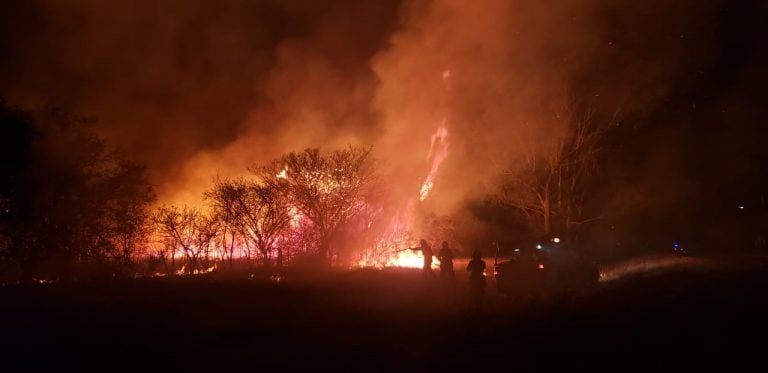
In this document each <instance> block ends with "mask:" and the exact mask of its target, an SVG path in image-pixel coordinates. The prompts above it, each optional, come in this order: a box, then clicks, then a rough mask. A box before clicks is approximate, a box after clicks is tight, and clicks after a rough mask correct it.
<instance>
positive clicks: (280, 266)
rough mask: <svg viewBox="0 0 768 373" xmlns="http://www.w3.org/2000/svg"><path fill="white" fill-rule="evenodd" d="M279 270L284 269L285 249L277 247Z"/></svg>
mask: <svg viewBox="0 0 768 373" xmlns="http://www.w3.org/2000/svg"><path fill="white" fill-rule="evenodd" d="M277 268H278V269H282V268H283V248H282V247H280V246H278V247H277Z"/></svg>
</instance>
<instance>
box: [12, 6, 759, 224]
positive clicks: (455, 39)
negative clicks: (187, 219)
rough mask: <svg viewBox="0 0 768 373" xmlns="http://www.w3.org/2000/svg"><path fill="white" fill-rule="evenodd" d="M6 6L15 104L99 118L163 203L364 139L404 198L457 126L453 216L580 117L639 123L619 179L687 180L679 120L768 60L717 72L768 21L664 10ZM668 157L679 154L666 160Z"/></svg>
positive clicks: (706, 10)
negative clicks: (217, 181)
mask: <svg viewBox="0 0 768 373" xmlns="http://www.w3.org/2000/svg"><path fill="white" fill-rule="evenodd" d="M2 7H3V8H4V10H3V11H2V12H0V14H2V15H0V21H2V22H1V23H2V27H3V29H2V31H0V51H2V54H3V56H4V60H5V61H4V62H2V63H0V65H1V67H2V69H1V70H0V92H1V93H2V94H3V95H4V96H5V97H6V99H7V100H8V101H9V102H11V103H14V104H18V105H20V106H23V107H37V106H40V105H42V104H43V103H45V102H47V101H49V100H53V101H54V102H57V103H59V104H62V105H64V106H66V107H69V108H71V109H72V110H73V111H75V112H78V113H83V114H86V115H93V116H96V117H97V118H98V120H99V122H98V123H99V124H98V125H99V130H100V131H101V132H102V133H103V134H104V135H105V136H106V137H107V138H108V139H110V140H111V141H112V142H114V143H116V144H117V145H119V146H120V147H121V148H123V149H124V150H125V151H126V152H128V153H129V154H131V155H132V156H134V157H136V158H138V159H139V160H142V161H145V162H146V163H147V164H148V165H149V167H150V171H151V173H152V177H153V180H154V182H155V183H156V184H157V186H158V190H159V195H160V201H161V202H162V203H168V202H196V201H197V200H199V199H200V197H201V194H202V191H203V190H204V189H206V188H208V187H209V185H210V182H211V180H212V178H213V177H214V176H216V175H219V176H235V175H239V174H242V173H245V171H246V167H247V166H249V165H252V164H253V163H255V162H260V161H266V160H269V159H272V158H274V157H277V156H279V155H281V154H283V153H285V152H288V151H294V150H301V149H303V148H307V147H322V148H325V149H332V148H337V147H342V146H346V145H348V144H352V145H364V146H369V145H370V146H374V148H375V149H376V155H377V157H379V158H380V159H382V161H383V162H384V163H385V164H386V165H387V169H388V172H389V173H390V176H391V178H390V180H396V182H393V183H391V184H392V185H391V190H392V191H393V192H394V194H395V195H396V196H400V197H402V198H405V197H406V196H412V195H415V194H417V193H418V187H419V185H420V183H421V181H423V178H424V176H425V174H426V172H427V170H428V167H429V165H428V159H427V156H428V152H429V145H430V137H431V136H432V134H433V133H434V132H435V131H436V130H437V129H438V127H439V126H440V125H441V123H445V126H446V128H447V130H448V133H449V135H448V138H447V139H448V143H449V151H448V157H447V158H446V160H445V162H444V164H443V165H442V166H441V169H440V173H439V174H438V176H437V179H436V182H435V189H434V193H433V195H432V197H430V199H429V200H428V201H427V203H428V206H430V208H431V209H433V210H434V211H436V212H439V213H443V212H450V211H453V210H455V209H456V208H458V207H460V206H461V205H462V204H463V203H465V202H466V201H467V200H468V199H471V198H473V197H475V196H478V195H482V194H483V193H486V192H488V191H492V190H493V188H494V185H493V180H494V177H495V176H496V175H497V174H498V173H499V172H500V171H501V170H503V169H504V168H505V167H507V166H508V164H509V163H510V162H512V161H514V159H515V158H516V157H517V156H519V155H520V154H523V153H524V152H530V151H539V150H541V149H546V147H547V146H549V144H550V143H551V141H548V140H549V139H551V138H555V137H557V136H558V134H559V133H560V131H562V130H563V129H564V128H565V127H566V126H568V125H569V117H568V116H567V115H566V116H563V115H562V113H563V111H562V108H571V109H573V110H587V109H588V110H590V111H594V112H595V113H596V115H595V120H601V121H612V120H614V121H615V122H616V123H612V124H614V125H616V126H623V127H622V128H625V127H628V128H631V129H630V130H627V131H628V132H626V133H624V135H623V136H625V137H626V138H629V139H633V140H631V141H629V143H628V145H626V146H627V148H628V149H629V153H628V154H629V155H627V156H621V157H615V159H614V160H613V163H611V162H608V166H607V167H608V168H609V169H611V170H614V171H616V170H620V169H621V168H622V167H623V165H624V164H625V163H626V162H633V163H632V164H633V167H636V168H638V170H639V171H637V173H635V174H632V176H631V177H627V179H626V180H623V179H621V178H618V181H616V183H618V184H622V183H629V182H628V181H627V180H629V179H630V178H636V177H637V175H644V176H645V175H650V176H648V177H647V178H645V179H653V178H654V177H655V175H657V174H665V175H666V174H675V173H676V172H677V171H679V170H681V169H686V168H687V167H688V164H687V163H686V161H685V160H684V159H683V156H682V155H681V154H679V153H678V148H677V147H676V146H674V145H673V144H675V141H678V140H679V139H677V138H674V137H670V136H673V134H675V133H678V130H677V129H675V128H678V127H676V126H678V125H680V123H679V122H676V121H677V120H678V119H679V118H680V114H679V113H678V114H669V113H670V111H669V108H670V107H675V106H683V107H686V108H687V107H690V105H691V103H692V102H694V103H695V102H699V103H700V105H701V106H700V107H699V108H698V109H697V110H699V111H700V112H701V111H703V110H707V108H709V110H712V111H717V110H720V109H721V107H722V106H723V105H727V103H729V102H730V103H731V105H732V103H733V102H736V101H738V99H737V97H739V94H740V92H742V91H743V89H741V88H739V89H736V88H734V89H731V90H730V91H729V90H728V89H722V88H723V87H724V86H738V85H739V84H743V85H745V86H747V90H748V88H749V87H751V85H750V83H749V76H750V74H749V73H744V74H742V75H738V74H731V75H728V74H730V71H731V70H734V69H735V70H738V71H742V70H743V71H751V70H749V69H752V68H755V66H757V65H758V64H757V63H755V62H754V61H755V60H759V58H762V56H750V58H751V60H749V61H752V62H749V61H747V62H745V64H744V65H743V66H736V67H734V66H726V67H723V66H720V65H718V61H719V56H721V55H722V54H724V53H730V52H731V50H730V49H728V48H730V46H731V44H729V43H730V41H731V39H732V37H733V35H732V34H730V32H731V31H730V27H731V26H732V24H734V23H735V22H736V21H734V19H733V18H734V17H731V18H727V19H726V20H725V21H722V20H721V18H722V15H723V14H724V13H726V14H728V13H729V12H730V13H737V14H748V13H755V14H759V12H755V10H758V9H759V10H761V11H762V10H764V6H760V5H754V6H744V7H736V6H732V7H729V6H727V5H725V2H719V1H682V2H672V3H670V2H668V1H661V0H653V1H637V2H620V3H619V2H613V1H601V0H572V1H559V2H541V1H533V0H517V1H506V0H486V1H462V0H446V1H419V0H416V1H394V0H393V1H389V0H386V1H368V2H361V1H353V0H334V1H323V2H320V1H309V0H306V1H302V0H290V1H261V2H251V1H236V0H234V1H225V2H215V3H214V2H205V1H165V2H161V3H154V2H104V1H93V0H74V1H67V2H58V1H43V0H40V1H27V2H18V3H13V4H4V5H3V6H2ZM755 17H756V16H755ZM729 20H730V21H729ZM728 22H730V23H728ZM745 27H751V26H745ZM746 31H749V30H746ZM745 43H747V44H749V43H751V42H750V41H746V42H745ZM729 69H731V70H729ZM724 76H726V77H727V79H726V80H727V81H728V82H730V83H724V80H723V79H724V78H723V77H724ZM763 78H764V75H763ZM738 82H742V83H738ZM701 86H705V87H706V86H713V87H714V88H712V90H711V91H709V92H710V93H709V96H708V97H706V99H701V98H700V97H693V96H692V95H691V94H689V92H691V90H692V89H693V88H696V87H701ZM721 91H723V92H726V93H722V94H721V93H720V92H721ZM734 92H736V93H734ZM733 110H737V109H735V108H734V109H733ZM617 113H618V115H616V114H617ZM697 115H701V114H697ZM761 115H763V113H753V116H757V117H759V116H761ZM614 118H615V119H614ZM649 122H653V123H649ZM745 138H746V136H745ZM638 139H639V140H638ZM651 143H653V144H655V146H656V145H657V146H658V148H659V149H660V151H659V152H657V153H656V154H654V155H652V156H651V155H647V154H645V153H644V151H643V149H644V148H645V147H647V146H648V145H649V144H651ZM665 144H666V145H665ZM622 146H624V145H622ZM669 157H673V158H674V159H678V160H680V162H678V163H676V162H671V163H668V162H659V159H668V158H669ZM675 164H677V166H675ZM611 167H613V168H611ZM676 167H677V168H676ZM723 167H728V166H725V165H724V166H723ZM659 170H660V171H659ZM614 171H611V172H614ZM616 172H618V171H616ZM682 182H684V180H683V181H681V183H682ZM633 183H634V182H633ZM650 187H653V186H652V185H651V186H650ZM619 194H620V193H619ZM670 198H675V197H674V195H673V196H671V197H670ZM609 199H610V198H609Z"/></svg>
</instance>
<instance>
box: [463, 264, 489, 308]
mask: <svg viewBox="0 0 768 373" xmlns="http://www.w3.org/2000/svg"><path fill="white" fill-rule="evenodd" d="M467 272H469V295H470V299H471V301H472V306H473V307H474V308H475V309H480V308H481V307H482V304H483V296H484V295H485V273H484V272H485V262H484V261H483V254H482V253H481V252H480V250H475V252H473V253H472V260H470V261H469V264H467Z"/></svg>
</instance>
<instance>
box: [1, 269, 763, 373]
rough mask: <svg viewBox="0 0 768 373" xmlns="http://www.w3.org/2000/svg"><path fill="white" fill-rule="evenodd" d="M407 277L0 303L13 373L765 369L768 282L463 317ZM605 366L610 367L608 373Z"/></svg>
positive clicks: (91, 291)
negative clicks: (72, 372) (91, 372)
mask: <svg viewBox="0 0 768 373" xmlns="http://www.w3.org/2000/svg"><path fill="white" fill-rule="evenodd" d="M463 284H464V279H462V278H460V279H458V282H457V286H456V287H455V289H453V290H450V289H446V288H444V287H443V286H441V285H440V284H439V283H435V282H425V281H424V279H423V278H422V276H421V274H420V273H419V272H418V271H416V270H384V271H374V270H371V271H350V272H333V273H318V274H315V275H311V276H309V275H298V274H293V275H290V274H289V275H286V276H285V278H283V279H281V281H279V282H277V281H274V279H273V280H263V281H261V280H253V279H251V280H245V279H238V278H226V277H223V276H222V275H218V276H215V273H214V274H211V275H206V276H193V277H186V278H150V279H138V280H129V281H113V282H100V283H70V284H67V283H54V284H47V285H35V286H32V287H17V286H6V287H2V288H0V304H2V306H1V307H0V320H2V321H0V325H1V329H2V335H3V338H2V346H1V348H0V351H2V364H3V367H5V368H13V370H36V369H39V368H49V369H55V370H60V369H79V368H83V367H89V368H97V369H105V370H112V369H117V370H123V369H130V368H138V369H144V370H157V369H161V368H166V367H170V368H179V369H181V368H184V369H191V370H212V369H242V370H246V369H247V370H254V371H259V370H262V369H264V368H278V369H280V368H284V369H287V368H292V367H297V366H301V365H306V364H311V365H312V366H314V367H328V368H336V369H341V370H345V371H350V370H351V371H357V370H382V369H384V370H386V369H388V368H404V369H405V370H435V369H438V368H440V367H447V368H472V367H481V366H482V367H484V366H497V367H499V368H502V369H505V370H512V369H517V368H521V367H526V368H533V369H535V368H542V367H552V366H559V365H566V366H571V367H594V368H598V369H601V370H602V369H613V368H619V369H632V368H640V367H647V366H652V367H653V366H655V367H659V368H664V367H669V366H670V364H673V365H681V366H684V367H689V368H690V367H711V365H710V364H712V363H719V364H728V365H730V366H743V365H747V364H753V363H757V364H760V365H762V364H764V362H763V361H762V357H761V351H762V349H763V346H764V343H763V342H764V339H765V335H766V331H768V321H766V315H768V286H767V285H768V274H766V273H765V272H763V271H758V270H750V271H748V272H740V273H736V272H734V271H718V272H689V273H682V272H677V273H667V274H657V275H653V276H638V277H634V278H632V279H627V280H623V281H614V282H611V283H609V284H603V285H602V286H601V287H600V288H599V289H598V290H596V291H594V292H592V293H590V294H585V295H580V296H559V297H552V298H549V299H539V300H525V301H523V300H519V299H505V298H502V297H497V296H495V295H494V294H493V289H492V286H491V288H489V294H488V297H487V303H486V307H485V310H484V311H483V312H480V313H477V312H472V311H470V310H469V308H468V305H467V300H466V295H465V288H464V287H463V286H462V285H463ZM614 364H620V365H614ZM3 370H5V369H3Z"/></svg>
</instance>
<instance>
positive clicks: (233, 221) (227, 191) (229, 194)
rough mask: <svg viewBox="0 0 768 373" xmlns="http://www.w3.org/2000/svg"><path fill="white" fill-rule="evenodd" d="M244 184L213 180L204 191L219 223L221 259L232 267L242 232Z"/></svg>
mask: <svg viewBox="0 0 768 373" xmlns="http://www.w3.org/2000/svg"><path fill="white" fill-rule="evenodd" d="M245 192H246V191H245V188H244V185H243V186H242V187H241V185H240V183H238V182H232V181H229V180H221V179H218V178H217V179H216V180H214V185H213V187H212V188H211V189H210V190H208V191H206V192H205V198H206V199H207V200H208V201H209V203H210V204H211V207H212V208H213V214H214V217H215V218H216V219H217V220H219V222H220V223H221V230H220V236H221V249H222V252H223V253H224V255H222V260H226V261H227V262H229V267H230V268H232V265H233V261H234V255H235V245H236V243H237V241H238V237H239V236H240V232H243V226H242V220H243V209H242V208H241V203H242V198H243V193H245Z"/></svg>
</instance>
